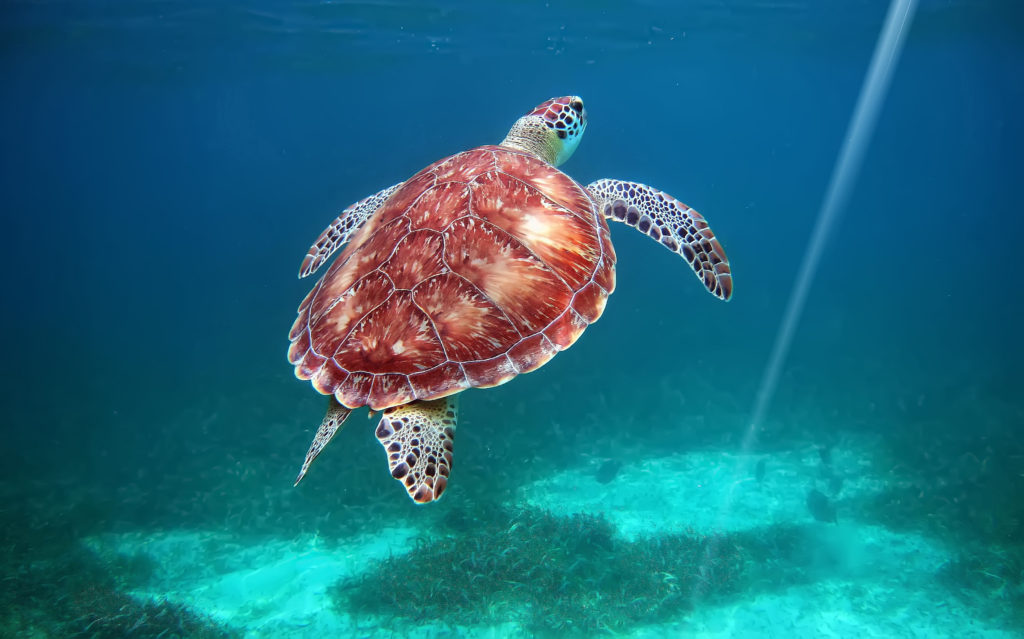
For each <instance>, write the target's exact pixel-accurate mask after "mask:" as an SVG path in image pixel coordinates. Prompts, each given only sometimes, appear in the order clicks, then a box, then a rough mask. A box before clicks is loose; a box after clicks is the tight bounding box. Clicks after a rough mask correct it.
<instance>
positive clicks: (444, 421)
mask: <svg viewBox="0 0 1024 639" xmlns="http://www.w3.org/2000/svg"><path fill="white" fill-rule="evenodd" d="M457 419H458V405H457V404H456V396H455V395H450V396H448V397H445V398H443V399H435V400H432V401H415V402H412V403H409V404H405V405H403V406H395V407H393V408H388V409H386V410H385V411H384V413H383V415H382V416H381V418H380V424H378V426H377V439H378V440H380V443H381V445H382V446H383V447H384V450H386V451H387V453H388V466H390V468H391V476H392V477H394V478H395V479H397V480H398V481H400V482H402V485H403V486H405V489H406V491H407V492H408V493H409V497H412V499H413V501H415V502H416V503H418V504H428V503H430V502H432V501H436V500H438V499H440V498H441V495H442V494H443V493H444V490H445V488H447V487H448V475H449V473H451V470H452V444H453V441H454V439H455V423H456V421H457Z"/></svg>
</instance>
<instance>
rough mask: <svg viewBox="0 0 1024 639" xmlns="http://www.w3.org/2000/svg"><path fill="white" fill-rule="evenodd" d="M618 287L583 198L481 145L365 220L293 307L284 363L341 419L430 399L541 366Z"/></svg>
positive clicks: (557, 177) (550, 173)
mask: <svg viewBox="0 0 1024 639" xmlns="http://www.w3.org/2000/svg"><path fill="white" fill-rule="evenodd" d="M614 287H615V253H614V250H613V249H612V244H611V238H610V234H609V231H608V225H607V223H606V222H605V219H604V217H603V216H602V215H600V214H599V213H598V212H597V210H596V207H595V205H594V203H593V201H592V200H591V198H590V196H589V195H588V194H587V192H586V190H585V189H584V188H583V187H581V186H580V185H579V184H577V183H576V182H575V181H574V180H573V179H572V178H570V177H568V176H567V175H565V174H564V173H562V172H561V171H559V170H558V169H556V168H554V167H552V166H550V165H549V164H547V163H545V162H543V161H541V160H538V159H537V158H534V157H533V156H531V155H528V154H526V153H521V152H518V151H514V150H510V149H506V148H504V147H498V146H485V147H480V148H477V149H472V150H470V151H465V152H463V153H459V154H457V155H453V156H451V157H448V158H445V159H443V160H440V161H438V162H436V163H434V164H432V165H430V166H428V167H427V168H425V169H423V170H422V171H420V172H419V173H417V174H416V175H414V176H413V177H412V178H411V179H409V180H408V181H407V182H405V184H403V186H402V187H401V188H400V189H398V190H397V191H396V192H395V193H394V194H393V195H392V196H391V198H390V199H389V200H387V201H386V202H385V203H384V204H383V205H382V206H381V207H380V209H379V210H378V211H377V212H376V213H375V214H374V215H373V216H372V217H371V218H370V219H369V220H367V221H366V223H365V224H364V226H363V228H361V229H360V230H359V231H358V232H357V233H356V235H355V236H354V237H353V238H352V240H351V241H350V242H349V244H348V245H347V246H346V247H345V249H344V251H343V252H342V254H341V255H340V256H339V257H338V259H337V260H335V262H334V264H333V265H332V266H331V268H330V269H329V270H328V271H327V272H326V273H325V274H324V276H323V277H322V278H321V279H320V281H319V282H317V284H316V285H315V286H314V287H313V290H312V291H310V293H309V295H307V296H306V299H305V300H304V301H303V302H302V304H301V305H300V306H299V316H298V319H296V321H295V324H294V325H293V326H292V330H291V334H290V338H291V341H292V344H291V348H290V350H289V353H288V357H289V360H290V361H291V362H292V364H294V365H295V374H296V376H298V377H299V378H300V379H309V380H311V381H312V383H313V386H314V387H316V389H317V390H318V391H320V392H321V393H323V394H325V395H331V394H333V395H334V396H335V397H336V398H337V400H338V401H339V402H341V403H342V404H344V405H345V406H348V407H349V408H356V407H359V406H364V405H366V406H370V408H372V409H374V410H382V409H384V408H388V407H391V406H397V405H400V404H405V403H408V402H410V401H412V400H415V399H437V398H439V397H444V396H446V395H450V394H452V393H456V392H458V391H460V390H463V389H466V388H470V387H480V388H482V387H488V386H496V385H498V384H502V383H504V382H506V381H508V380H510V379H511V378H513V377H514V376H515V375H517V374H519V373H526V372H529V371H532V370H534V369H536V368H538V367H539V366H541V365H543V364H545V363H546V362H547V361H548V360H550V359H551V358H552V357H553V356H554V355H555V353H557V352H558V351H560V350H563V349H565V348H568V347H569V346H570V345H572V343H573V342H575V341H576V339H577V338H578V337H579V336H580V334H581V333H582V332H583V330H584V329H585V328H586V327H587V325H588V324H590V323H591V322H594V321H596V320H597V319H598V318H599V317H600V316H601V312H602V311H603V310H604V305H605V302H606V300H607V298H608V295H609V294H610V293H611V292H612V290H613V289H614Z"/></svg>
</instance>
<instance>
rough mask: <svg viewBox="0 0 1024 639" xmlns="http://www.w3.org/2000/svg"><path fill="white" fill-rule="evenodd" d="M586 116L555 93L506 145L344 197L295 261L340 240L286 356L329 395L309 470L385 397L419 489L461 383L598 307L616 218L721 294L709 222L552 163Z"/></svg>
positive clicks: (554, 347)
mask: <svg viewBox="0 0 1024 639" xmlns="http://www.w3.org/2000/svg"><path fill="white" fill-rule="evenodd" d="M586 126H587V112H586V110H584V108H583V100H581V99H580V98H579V97H577V96H567V97H561V98H553V99H551V100H547V101H545V102H542V103H541V104H539V105H538V106H537V107H536V108H535V109H533V110H532V111H530V112H529V113H527V114H526V115H525V116H523V117H521V118H519V120H517V121H516V123H515V124H514V125H513V126H512V129H511V131H509V133H508V136H506V137H505V139H504V140H503V141H502V142H501V144H499V145H497V146H481V147H478V148H475V149H471V150H469V151H464V152H462V153H457V154H456V155H453V156H451V157H447V158H444V159H442V160H439V161H437V162H435V163H433V164H431V165H430V166H428V167H427V168H425V169H423V170H422V171H420V172H419V173H417V174H415V175H414V176H412V177H411V178H409V179H408V180H406V181H405V182H402V183H399V184H396V185H394V186H390V187H388V188H386V189H383V190H381V191H380V192H378V193H376V194H374V195H371V196H370V197H368V198H366V199H364V200H361V201H359V202H356V203H355V204H353V205H351V206H349V207H348V208H347V209H345V210H344V211H343V212H342V213H341V215H339V216H338V218H337V219H335V220H334V222H332V223H331V224H330V226H328V227H327V228H326V229H325V230H324V232H323V233H321V235H320V237H319V238H318V239H317V241H316V242H315V243H314V244H313V246H312V247H310V249H309V252H308V253H307V255H306V258H305V259H304V260H303V261H302V266H301V267H300V269H299V277H300V278H301V277H306V276H308V275H311V274H312V273H314V272H316V270H317V269H318V268H319V267H320V266H322V265H323V264H324V263H325V262H326V261H327V259H328V258H329V257H330V256H331V255H333V254H334V253H335V251H337V250H338V249H339V248H341V247H342V246H343V245H346V244H347V246H345V249H344V251H342V253H341V256H340V257H339V258H338V259H337V260H335V262H334V264H333V265H332V266H331V268H330V269H328V271H327V272H326V274H325V275H324V276H323V277H321V278H320V281H319V282H317V283H316V285H315V286H314V287H313V290H312V291H310V293H309V295H307V296H306V298H305V300H303V302H302V304H301V305H300V306H299V310H298V319H296V320H295V324H294V325H293V326H292V330H291V334H290V336H289V337H290V339H291V348H290V349H289V351H288V359H289V360H290V361H291V363H292V364H294V365H295V375H296V376H297V377H298V378H299V379H308V380H310V381H312V383H313V386H314V387H315V388H316V389H317V390H318V391H320V392H321V393H323V394H324V395H329V396H330V405H329V407H328V409H327V415H326V416H325V417H324V419H323V422H322V423H321V424H320V427H319V429H318V430H317V433H316V435H315V437H314V438H313V443H312V445H310V447H309V451H308V452H307V453H306V458H305V461H304V462H303V464H302V469H301V470H300V471H299V476H298V478H297V479H296V480H295V483H296V484H298V483H299V481H301V480H302V478H303V477H304V476H305V474H306V471H307V470H309V465H310V463H311V462H312V461H313V460H314V459H315V458H316V456H317V455H318V454H320V451H321V450H323V448H324V446H325V445H326V444H327V443H328V442H329V441H330V440H331V438H332V437H333V436H334V435H335V433H336V432H337V431H338V429H339V428H340V427H341V426H342V424H343V423H344V422H345V419H346V418H347V417H348V416H349V414H350V413H351V411H352V410H353V409H355V408H358V407H360V406H368V407H369V408H370V409H371V411H381V412H382V414H381V418H380V422H379V424H378V426H377V430H376V435H377V439H378V440H380V443H381V444H382V445H383V446H384V448H385V450H386V451H387V456H388V464H389V466H390V469H391V475H392V476H393V477H394V478H395V479H397V480H399V481H400V482H402V484H403V485H404V486H405V488H406V490H407V491H408V493H409V496H410V497H412V499H413V500H415V501H416V502H418V503H427V502H431V501H434V500H436V499H438V498H439V497H441V495H442V494H443V493H444V490H445V488H446V487H447V485H448V476H449V473H450V471H451V467H452V440H453V437H454V434H455V424H456V413H457V409H456V393H458V392H460V391H463V390H465V389H467V388H487V387H490V386H497V385H498V384H503V383H505V382H507V381H509V380H510V379H512V378H513V377H515V376H516V375H518V374H519V373H527V372H530V371H532V370H535V369H537V368H538V367H540V366H542V365H543V364H545V363H546V362H547V361H548V360H550V359H551V358H552V357H553V356H554V355H555V353H557V352H558V351H561V350H564V349H566V348H568V347H569V346H571V345H572V344H573V342H575V341H576V339H577V338H578V337H579V336H580V334H581V333H582V332H583V329H585V328H586V327H587V325H589V324H591V323H593V322H595V321H597V319H598V318H599V317H600V316H601V313H602V311H603V310H604V305H605V301H606V300H607V299H608V296H609V295H610V294H611V292H612V290H613V289H614V288H615V251H614V249H613V248H612V242H611V236H610V232H609V230H608V224H607V222H606V220H615V221H618V222H623V223H625V224H626V225H627V226H630V227H633V228H635V229H637V230H639V231H641V232H643V233H645V234H646V235H647V236H648V237H650V238H652V239H654V240H655V241H657V242H658V243H659V244H661V245H662V246H664V247H666V248H668V249H669V250H671V251H673V252H675V253H677V254H679V255H681V256H682V257H683V258H684V259H685V260H686V261H687V262H688V263H689V264H690V267H691V268H692V269H693V270H694V272H695V273H696V274H697V277H698V278H699V279H700V280H701V282H702V283H703V284H704V286H705V287H706V288H707V290H708V291H710V292H711V293H712V294H713V295H715V296H716V297H718V298H720V299H723V300H728V299H729V297H730V296H731V295H732V275H731V274H730V270H729V262H728V260H727V259H726V256H725V252H724V251H723V250H722V246H721V245H720V244H719V242H718V240H717V239H715V236H714V234H713V233H712V232H711V229H710V228H708V225H707V222H705V221H704V218H703V217H701V215H700V214H698V213H697V212H696V211H694V210H693V209H691V208H690V207H688V206H686V205H685V204H683V203H681V202H679V201H678V200H676V199H675V198H673V197H671V196H669V195H667V194H666V193H663V192H661V191H658V190H657V189H654V188H651V187H649V186H646V185H644V184H639V183H637V182H624V181H620V180H597V181H596V182H592V183H590V184H589V185H587V186H586V187H583V186H581V185H580V184H579V183H577V182H576V181H575V180H573V179H572V178H570V177H569V176H567V175H566V174H564V173H562V172H561V171H559V170H558V169H557V168H555V167H557V166H559V165H560V164H562V163H563V162H565V161H566V160H567V159H569V156H571V155H572V154H573V151H575V150H576V146H577V145H578V144H579V142H580V138H581V136H582V135H583V131H584V129H585V128H586Z"/></svg>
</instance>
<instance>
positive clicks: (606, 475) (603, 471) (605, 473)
mask: <svg viewBox="0 0 1024 639" xmlns="http://www.w3.org/2000/svg"><path fill="white" fill-rule="evenodd" d="M620 468H622V462H620V461H619V460H617V459H609V460H608V461H606V462H605V463H603V464H601V466H600V468H598V469H597V472H596V473H594V478H595V479H596V480H597V483H599V484H607V483H608V482H610V481H611V480H613V479H615V476H616V475H618V474H619V469H620Z"/></svg>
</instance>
